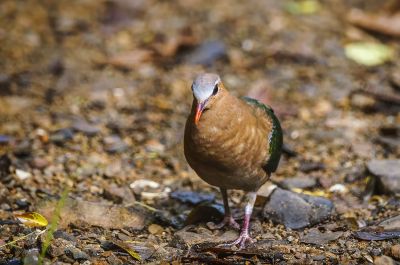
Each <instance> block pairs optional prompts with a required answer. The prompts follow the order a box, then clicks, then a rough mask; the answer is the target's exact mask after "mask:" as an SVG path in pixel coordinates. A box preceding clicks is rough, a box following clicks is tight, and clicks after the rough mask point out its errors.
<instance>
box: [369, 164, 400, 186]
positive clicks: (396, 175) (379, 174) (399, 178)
mask: <svg viewBox="0 0 400 265" xmlns="http://www.w3.org/2000/svg"><path fill="white" fill-rule="evenodd" d="M367 168H368V171H369V172H370V173H371V174H373V175H374V176H375V177H376V178H377V180H378V182H377V189H378V191H379V192H382V193H400V159H393V160H372V161H370V162H368V164H367Z"/></svg>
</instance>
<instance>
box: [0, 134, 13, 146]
mask: <svg viewBox="0 0 400 265" xmlns="http://www.w3.org/2000/svg"><path fill="white" fill-rule="evenodd" d="M10 141H11V137H10V136H7V135H3V134H0V144H8V143H9V142H10Z"/></svg>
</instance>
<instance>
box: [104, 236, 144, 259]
mask: <svg viewBox="0 0 400 265" xmlns="http://www.w3.org/2000/svg"><path fill="white" fill-rule="evenodd" d="M110 241H111V242H112V243H113V244H114V245H116V246H118V247H120V248H122V249H123V250H125V251H126V252H128V254H129V255H131V256H132V257H133V258H134V259H136V260H138V261H141V260H142V258H141V257H140V255H139V254H138V253H136V252H135V251H134V250H133V249H131V248H130V247H129V246H128V245H127V244H125V243H124V242H122V241H117V240H114V239H110Z"/></svg>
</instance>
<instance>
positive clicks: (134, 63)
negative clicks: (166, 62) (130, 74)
mask: <svg viewBox="0 0 400 265" xmlns="http://www.w3.org/2000/svg"><path fill="white" fill-rule="evenodd" d="M152 60H153V52H152V51H150V50H146V49H136V50H133V51H128V52H122V53H118V54H115V55H114V56H111V57H110V58H109V59H108V60H107V61H106V64H110V65H112V66H114V67H117V68H122V69H128V70H132V69H136V68H137V67H140V66H141V65H142V64H143V63H147V62H150V61H152Z"/></svg>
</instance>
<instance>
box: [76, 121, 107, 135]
mask: <svg viewBox="0 0 400 265" xmlns="http://www.w3.org/2000/svg"><path fill="white" fill-rule="evenodd" d="M72 128H73V129H74V130H76V131H78V132H81V133H84V134H86V135H87V136H94V135H96V134H98V133H99V132H100V129H99V128H98V127H96V126H94V125H92V124H90V123H88V122H87V121H84V120H78V121H75V122H74V123H73V124H72Z"/></svg>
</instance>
